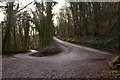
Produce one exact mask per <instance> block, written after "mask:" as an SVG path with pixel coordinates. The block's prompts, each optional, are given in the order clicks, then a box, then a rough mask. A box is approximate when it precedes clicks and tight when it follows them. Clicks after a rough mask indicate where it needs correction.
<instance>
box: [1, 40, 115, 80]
mask: <svg viewBox="0 0 120 80" xmlns="http://www.w3.org/2000/svg"><path fill="white" fill-rule="evenodd" d="M54 40H55V42H56V44H57V45H58V46H59V47H60V48H61V49H63V52H61V53H59V54H57V55H52V56H44V57H32V56H29V54H31V53H26V54H17V55H14V56H13V57H12V56H9V57H8V56H3V57H2V59H3V61H2V71H3V72H2V77H3V78H75V79H77V80H78V78H95V79H97V78H109V79H110V78H112V74H111V70H110V69H109V68H108V65H107V62H108V60H109V59H110V58H111V57H113V56H114V55H112V54H109V53H107V52H103V51H100V50H96V49H92V48H88V47H84V46H79V45H75V44H71V43H68V42H64V41H61V40H59V39H57V38H54Z"/></svg>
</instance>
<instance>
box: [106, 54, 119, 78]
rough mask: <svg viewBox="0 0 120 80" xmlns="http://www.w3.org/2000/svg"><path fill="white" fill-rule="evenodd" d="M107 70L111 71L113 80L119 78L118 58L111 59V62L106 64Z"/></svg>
mask: <svg viewBox="0 0 120 80" xmlns="http://www.w3.org/2000/svg"><path fill="white" fill-rule="evenodd" d="M108 65H109V68H110V69H112V74H113V76H114V77H115V78H120V56H117V57H115V58H113V60H112V61H110V62H109V63H108Z"/></svg>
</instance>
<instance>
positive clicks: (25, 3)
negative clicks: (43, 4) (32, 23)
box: [0, 0, 65, 24]
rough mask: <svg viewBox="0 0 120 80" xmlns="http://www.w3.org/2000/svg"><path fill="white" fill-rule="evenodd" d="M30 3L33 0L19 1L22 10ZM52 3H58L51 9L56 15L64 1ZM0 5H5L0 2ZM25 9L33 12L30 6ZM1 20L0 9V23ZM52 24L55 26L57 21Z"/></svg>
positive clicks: (0, 12) (58, 0) (0, 13)
mask: <svg viewBox="0 0 120 80" xmlns="http://www.w3.org/2000/svg"><path fill="white" fill-rule="evenodd" d="M32 1H34V0H19V4H20V7H21V8H22V7H24V6H25V5H27V4H29V3H30V2H32ZM37 1H38V2H39V1H40V0H37ZM54 1H57V2H58V4H57V5H55V6H54V7H53V13H54V14H57V13H58V12H59V9H60V8H61V7H62V6H64V5H65V0H54ZM2 5H5V4H4V3H1V2H0V6H2ZM26 9H32V10H34V8H33V5H32V4H31V5H29V6H28V7H27V8H26ZM54 18H55V17H54ZM3 19H4V15H3V12H2V11H1V9H0V22H1V21H3ZM54 22H55V24H57V21H56V20H54Z"/></svg>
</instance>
